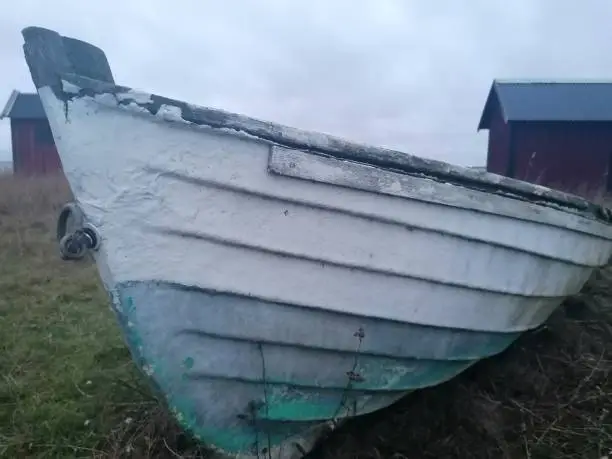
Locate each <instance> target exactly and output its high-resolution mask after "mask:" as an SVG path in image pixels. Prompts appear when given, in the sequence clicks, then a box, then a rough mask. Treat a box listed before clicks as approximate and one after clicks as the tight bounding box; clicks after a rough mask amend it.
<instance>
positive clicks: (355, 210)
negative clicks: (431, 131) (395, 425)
mask: <svg viewBox="0 0 612 459" xmlns="http://www.w3.org/2000/svg"><path fill="white" fill-rule="evenodd" d="M38 91H39V94H40V96H41V99H42V102H43V106H44V108H45V111H46V113H47V115H48V118H49V121H50V124H51V128H52V131H53V134H54V137H55V140H56V144H57V147H58V151H59V154H60V157H61V160H62V165H63V168H64V171H65V174H66V176H67V178H68V180H69V182H70V185H71V188H72V190H73V192H74V195H75V197H76V199H77V202H78V204H79V206H80V207H81V208H82V210H83V212H84V214H85V216H86V218H87V220H88V221H89V222H90V223H92V224H93V225H94V226H95V227H96V228H97V230H98V231H99V233H100V235H101V237H102V244H101V247H100V249H99V251H98V252H97V253H96V261H97V264H98V267H99V270H100V273H101V277H102V279H103V282H104V284H105V286H106V288H107V290H108V291H109V292H111V294H112V295H113V296H114V299H115V300H114V301H115V303H114V306H115V308H116V311H117V313H118V315H119V316H120V319H121V320H122V326H123V329H124V333H125V334H126V336H127V339H128V343H129V344H130V347H131V349H132V351H133V352H134V353H135V356H136V358H137V360H138V359H140V363H141V364H142V365H143V367H144V369H145V371H146V372H147V373H148V374H149V375H150V376H152V377H153V380H154V381H156V383H157V384H158V386H160V387H161V388H162V391H163V392H164V393H165V394H166V395H167V396H168V398H169V400H170V404H171V405H173V406H175V407H177V411H178V412H179V414H180V416H179V418H180V417H181V416H182V417H183V418H185V416H186V415H185V413H186V412H193V413H195V414H194V415H193V419H190V420H187V421H185V419H183V422H184V424H185V425H186V426H188V427H189V428H191V429H192V430H194V431H195V432H196V433H198V432H200V433H202V436H203V437H206V438H205V439H207V440H208V441H213V442H217V443H218V444H221V447H222V448H223V449H225V450H227V451H231V452H232V453H236V452H241V453H245V451H246V448H247V447H246V446H245V445H247V443H249V442H250V441H251V440H249V438H250V437H249V436H248V435H247V433H244V432H246V430H244V429H246V427H244V426H242V425H241V424H240V422H239V421H236V413H241V412H243V411H244V409H245V408H244V406H246V405H247V404H248V403H247V402H248V401H249V400H252V398H253V397H255V396H256V395H254V394H257V393H259V392H261V390H262V387H263V391H264V393H265V391H266V385H267V384H270V385H271V386H273V387H274V388H276V392H274V391H273V393H274V394H275V395H269V394H268V395H265V394H264V395H265V397H264V398H265V399H266V401H265V402H264V403H265V404H266V405H267V408H266V413H264V414H262V416H264V417H265V418H266V419H267V422H270V423H276V424H275V425H276V427H275V428H276V429H277V430H276V431H275V432H276V433H278V432H280V430H282V429H289V430H291V433H292V435H293V434H297V435H299V433H300V432H301V430H300V429H299V428H298V427H295V425H297V424H299V423H304V424H303V425H304V426H308V427H311V424H312V425H317V424H318V423H321V422H323V421H324V420H325V419H327V418H328V417H338V416H340V417H342V416H346V415H355V414H361V413H365V412H369V411H372V410H375V409H379V408H381V407H383V406H386V405H388V404H389V403H392V402H393V401H394V400H396V399H397V398H398V397H400V396H401V395H402V394H403V393H405V392H407V391H410V390H413V389H417V388H419V387H424V386H427V385H432V384H437V383H440V382H442V381H444V380H446V379H448V378H451V377H453V376H454V375H455V374H457V373H459V372H460V371H462V370H463V369H465V368H467V366H469V365H471V364H472V363H473V362H474V361H477V360H478V359H480V358H483V357H486V356H488V355H492V354H495V353H497V352H500V351H501V350H503V349H504V348H505V347H506V346H507V345H508V344H510V342H512V340H513V339H514V338H515V337H516V336H517V335H518V334H519V333H520V332H524V331H526V330H529V329H533V328H535V327H537V326H539V325H541V324H542V323H543V322H544V321H545V320H546V319H547V318H548V317H549V315H550V314H551V313H552V311H553V310H554V309H555V308H556V307H557V306H558V305H559V304H560V303H561V302H562V300H563V299H564V298H565V297H566V296H567V295H571V294H574V293H577V292H578V291H579V290H580V289H581V288H582V286H583V284H584V283H585V282H586V280H587V279H588V277H589V276H590V274H591V273H592V271H593V269H595V268H597V267H599V266H602V265H604V264H605V263H606V262H607V260H608V259H609V258H610V255H611V254H612V227H611V226H610V225H609V224H608V223H607V222H602V221H599V220H597V219H596V218H589V217H588V216H586V215H585V214H584V212H581V211H577V210H575V209H574V210H572V209H571V208H569V207H564V206H562V205H539V204H535V203H533V202H530V201H528V200H525V199H514V198H511V197H509V196H507V195H504V194H503V193H488V192H484V191H478V190H477V189H474V187H471V188H470V187H467V186H462V185H460V184H452V183H449V182H446V181H441V180H434V179H432V178H431V177H428V176H425V175H423V174H406V173H401V172H397V171H396V172H394V171H391V170H387V169H385V168H381V167H374V166H372V165H367V164H363V163H358V162H349V161H343V160H340V159H337V158H333V157H331V156H330V155H327V156H325V155H320V154H314V153H309V152H306V151H300V149H296V148H291V147H287V146H282V145H279V144H278V142H277V143H274V142H270V141H269V140H265V139H263V138H258V137H256V136H253V135H245V134H244V132H236V131H228V130H224V129H219V128H214V127H212V126H197V125H194V124H189V123H186V122H185V120H184V119H183V118H182V117H181V116H180V110H179V112H178V114H177V107H176V106H172V105H166V106H163V105H162V107H161V108H159V110H158V111H157V115H152V114H151V113H149V112H148V111H147V110H146V109H145V108H146V107H147V106H148V105H147V104H151V103H152V102H151V99H150V96H149V95H146V94H141V93H135V92H132V91H124V92H121V91H119V92H117V91H115V92H114V94H112V95H111V94H110V93H109V92H106V93H105V92H104V91H102V92H99V93H98V94H96V95H84V94H83V93H82V92H79V91H80V88H79V87H75V86H74V82H71V83H68V82H64V83H63V88H62V91H64V93H65V94H66V98H65V99H64V100H62V99H61V98H60V97H58V89H57V88H55V89H54V88H51V87H50V86H44V85H43V86H39V88H38ZM76 93H78V95H77V96H75V94H76ZM278 129H281V128H280V127H278ZM296 132H297V134H296ZM291 133H292V135H293V136H294V137H296V138H297V137H299V135H303V136H304V138H305V139H306V140H309V139H307V136H309V135H312V136H317V137H316V139H315V140H316V142H318V143H319V144H321V145H323V144H330V145H331V144H332V143H333V142H334V141H333V139H331V138H329V139H328V138H327V137H325V136H321V135H319V134H307V133H299V132H298V131H295V132H294V131H291ZM309 141H310V140H309ZM313 142H314V141H313ZM151 286H154V287H151ZM164 292H166V293H164ZM211 293H214V294H215V295H218V296H215V295H212V296H211ZM136 303H138V304H136ZM249 314H250V315H252V317H251V318H250V319H247V317H248V316H249ZM237 317H238V319H237ZM243 318H244V319H243ZM281 318H282V319H281ZM329 324H333V327H334V328H333V329H332V330H328V329H327V326H328V325H329ZM343 324H347V326H346V327H343ZM348 324H350V326H348ZM302 325H303V326H304V327H305V329H306V330H307V332H304V333H302V330H301V329H300V327H301V326H302ZM394 327H395V328H394ZM398 327H399V328H398ZM361 332H364V335H365V337H363V336H362V337H361V338H359V337H357V338H356V337H355V336H353V335H355V334H357V335H359V334H360V333H361ZM416 337H418V339H417V338H416ZM412 339H414V340H416V341H414V343H412V344H410V346H408V345H406V346H407V347H404V344H402V342H403V341H406V342H410V340H412ZM262 343H265V344H262ZM362 346H363V347H362ZM356 348H357V350H356ZM211 352H215V353H216V356H217V357H215V356H212V355H210V353H211ZM249 353H251V354H249ZM260 354H261V357H262V360H265V361H267V362H268V366H267V367H266V370H265V373H266V375H267V376H265V377H263V381H262V380H260V379H258V378H261V375H258V371H259V365H260V362H257V363H256V364H255V363H254V360H255V359H257V356H258V355H260ZM247 355H250V357H248V358H247V357H244V356H247ZM241 356H243V357H242V358H241ZM356 356H357V357H360V356H361V357H362V359H363V360H362V362H361V363H360V364H359V365H357V366H358V367H359V368H360V371H361V372H362V375H364V374H365V375H366V377H365V380H364V381H357V380H356V381H351V382H348V384H349V386H350V388H351V390H353V391H354V394H353V397H354V405H353V408H352V409H353V411H352V412H351V411H350V410H347V409H344V408H342V409H339V410H338V412H337V413H332V412H331V411H329V410H330V408H329V407H330V406H333V404H334V403H336V402H335V401H334V400H336V399H340V398H342V399H344V392H346V390H345V389H346V387H344V385H345V384H346V374H347V372H349V373H351V372H353V370H354V369H353V370H351V369H347V368H346V365H347V362H349V361H352V359H354V358H355V357H356ZM368 359H369V360H368ZM142 362H148V363H142ZM181 362H182V363H181ZM184 362H189V364H188V365H187V364H186V365H187V366H186V367H185V366H184V365H183V363H184ZM368 362H369V363H368ZM252 365H255V366H254V367H252V368H251V366H252ZM381 375H382V376H384V378H383V379H377V378H380V377H382V376H381ZM266 378H271V381H275V382H267V380H266ZM385 378H386V379H385ZM358 379H359V378H358ZM186 380H189V381H190V382H185V381H186ZM219 381H225V382H224V383H220V382H219ZM245 381H246V382H245ZM296 387H299V388H301V389H299V390H297V393H298V395H295V394H294V395H293V396H291V397H289V396H288V395H287V393H289V392H290V391H291V390H295V388H296ZM292 388H293V389H292ZM267 397H271V398H267ZM187 399H188V400H189V401H188V402H186V401H185V400H187ZM230 399H231V400H230ZM289 399H291V400H289ZM213 400H217V401H215V402H213ZM219 400H220V402H219ZM288 400H289V401H288ZM304 400H310V402H309V405H308V406H305V405H300V406H301V407H302V408H300V409H303V410H309V409H312V411H311V414H308V415H307V414H304V413H305V412H302V413H301V414H300V412H298V411H295V409H293V411H291V410H290V408H288V407H291V406H293V405H291V404H292V403H294V402H295V403H297V402H299V403H303V402H304ZM241 410H242V411H241ZM290 412H291V413H292V414H288V413H290ZM291 422H293V423H294V425H292V427H290V428H289V427H287V423H289V424H291ZM215 423H216V425H217V426H218V427H219V429H221V428H222V429H224V430H223V432H225V433H227V432H229V433H227V435H234V436H236V437H238V436H240V435H243V434H244V438H245V440H244V442H242V443H240V442H234V443H232V441H230V440H227V438H229V437H227V438H226V436H224V435H226V434H225V433H219V432H220V430H219V429H217V430H215V429H216V428H217V427H215ZM283 423H284V424H283ZM281 424H282V425H283V427H282V428H281V427H279V426H280V425H281ZM205 425H209V426H210V425H213V427H214V428H212V430H211V429H210V428H208V427H202V426H205ZM207 429H208V430H207ZM232 429H234V430H232ZM241 429H242V430H241ZM292 429H293V430H292ZM279 435H280V434H279ZM275 438H276V437H275ZM279 438H280V437H279ZM211 439H212V440H211ZM241 441H242V440H241ZM279 441H280V440H279ZM224 442H225V443H224ZM277 443H278V442H277ZM275 448H277V446H275ZM256 449H257V450H258V451H259V450H260V448H259V447H256ZM275 451H276V450H275ZM259 452H261V451H259ZM283 457H287V456H286V455H285V456H283Z"/></svg>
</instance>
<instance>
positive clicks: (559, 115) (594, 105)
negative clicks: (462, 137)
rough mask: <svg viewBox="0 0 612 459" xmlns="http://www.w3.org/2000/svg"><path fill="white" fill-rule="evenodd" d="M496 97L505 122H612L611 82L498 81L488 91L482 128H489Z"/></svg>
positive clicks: (481, 121)
mask: <svg viewBox="0 0 612 459" xmlns="http://www.w3.org/2000/svg"><path fill="white" fill-rule="evenodd" d="M495 99H497V101H498V102H499V107H500V108H501V112H502V116H503V117H504V120H505V121H506V122H508V121H568V122H569V121H576V122H579V121H600V122H601V121H610V122H612V82H543V81H499V80H496V81H494V82H493V85H492V86H491V90H490V91H489V96H488V97H487V102H486V104H485V107H484V110H483V112H482V116H481V118H480V123H479V125H478V129H479V130H480V129H488V128H489V123H490V118H491V115H492V114H493V112H492V110H493V107H494V102H495Z"/></svg>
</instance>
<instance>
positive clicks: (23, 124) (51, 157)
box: [11, 119, 62, 175]
mask: <svg viewBox="0 0 612 459" xmlns="http://www.w3.org/2000/svg"><path fill="white" fill-rule="evenodd" d="M11 134H12V139H11V140H12V144H13V145H12V147H13V171H14V173H15V174H21V175H47V174H54V173H57V172H59V171H61V169H62V166H61V162H60V159H59V155H58V154H57V149H56V148H55V142H54V141H53V135H52V134H51V129H50V127H49V123H48V122H47V120H45V119H32V120H29V119H12V120H11Z"/></svg>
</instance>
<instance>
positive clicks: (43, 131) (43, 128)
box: [34, 121, 54, 145]
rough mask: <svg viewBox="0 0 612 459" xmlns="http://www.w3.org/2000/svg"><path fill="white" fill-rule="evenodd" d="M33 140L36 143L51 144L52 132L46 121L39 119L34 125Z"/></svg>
mask: <svg viewBox="0 0 612 459" xmlns="http://www.w3.org/2000/svg"><path fill="white" fill-rule="evenodd" d="M34 140H35V142H36V143H37V144H38V145H53V143H54V142H53V134H52V133H51V127H50V126H49V123H48V122H47V121H41V122H38V123H36V125H35V126H34Z"/></svg>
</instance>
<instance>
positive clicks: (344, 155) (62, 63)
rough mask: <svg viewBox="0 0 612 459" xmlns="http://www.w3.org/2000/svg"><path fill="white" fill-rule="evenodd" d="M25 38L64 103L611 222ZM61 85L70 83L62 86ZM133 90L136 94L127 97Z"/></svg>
mask: <svg viewBox="0 0 612 459" xmlns="http://www.w3.org/2000/svg"><path fill="white" fill-rule="evenodd" d="M22 35H23V37H24V40H25V44H24V46H23V47H24V53H25V57H26V61H27V64H28V66H29V68H30V73H31V76H32V80H33V81H34V84H35V86H36V88H37V89H40V88H42V87H45V86H48V87H50V88H51V90H52V91H53V92H54V94H55V95H56V97H58V99H60V100H62V101H63V102H64V103H65V104H67V103H68V102H70V101H72V100H74V99H79V98H84V97H96V96H103V95H111V96H113V97H114V98H115V99H116V102H117V105H118V106H125V108H128V109H134V110H137V111H146V112H148V113H150V114H151V115H153V116H156V115H158V113H159V112H160V109H162V107H173V108H174V109H177V110H176V111H177V113H176V115H177V116H176V121H182V122H184V123H187V124H195V125H204V126H209V127H211V128H213V129H219V130H227V131H234V132H236V133H242V134H246V135H248V136H251V137H255V138H258V139H261V140H263V141H267V142H271V143H273V144H277V145H280V146H283V147H287V148H293V149H299V150H303V151H307V152H309V153H312V154H317V155H324V156H331V157H334V158H337V159H340V160H348V161H355V162H359V163H363V164H367V165H370V166H374V167H378V168H382V169H387V170H390V171H394V172H400V173H403V174H409V175H413V176H417V177H419V176H420V177H425V178H430V179H433V180H436V181H440V182H445V183H449V184H453V185H458V186H462V187H465V188H471V189H475V190H479V191H484V192H488V193H494V194H500V195H503V196H505V197H507V198H509V199H518V200H523V201H529V202H532V203H534V204H536V205H541V206H547V207H553V208H555V209H558V210H559V211H562V212H563V211H565V212H567V211H570V212H572V213H575V212H576V211H578V214H579V215H580V216H582V217H584V218H588V219H591V220H596V221H600V222H603V223H606V224H612V209H610V208H608V207H606V206H604V205H601V204H597V203H594V202H592V201H590V200H587V199H585V198H582V197H579V196H576V195H573V194H570V193H566V192H563V191H559V190H554V189H551V188H547V187H544V186H541V185H535V184H531V183H528V182H524V181H520V180H516V179H512V178H508V177H504V176H501V175H497V174H492V173H489V172H486V171H476V170H473V169H469V168H466V167H462V166H458V165H453V164H449V163H446V162H443V161H438V160H433V159H427V158H422V157H419V156H415V155H412V154H409V153H405V152H401V151H398V150H392V149H387V148H382V147H375V146H371V145H367V144H365V143H356V142H351V141H348V140H345V139H342V138H339V137H335V136H333V135H330V134H325V133H322V132H315V131H307V130H302V129H298V128H293V127H289V126H284V125H282V124H279V123H273V122H268V121H262V120H258V119H255V118H251V117H247V116H244V115H240V114H236V113H231V112H227V111H225V110H222V109H216V108H210V107H203V106H197V105H194V104H190V103H187V102H183V101H179V100H176V99H171V98H167V97H163V96H158V95H155V94H151V93H146V92H142V91H138V90H135V89H133V88H130V87H127V86H120V85H117V84H115V82H114V78H113V76H112V73H111V69H110V65H109V63H108V60H107V57H106V54H105V53H104V51H103V50H101V49H100V48H97V47H96V46H94V45H92V44H90V43H87V42H83V41H80V40H77V39H74V38H70V37H64V36H61V35H60V34H59V33H57V32H55V31H53V30H50V29H46V28H42V27H33V26H32V27H26V28H24V29H23V30H22ZM82 64H86V65H82ZM75 69H76V70H81V72H79V71H75ZM88 73H89V74H88ZM64 82H68V83H70V84H71V85H75V87H74V88H70V89H71V90H67V88H65V86H64ZM130 94H131V95H132V96H133V97H129V95H130ZM118 95H121V96H122V97H118Z"/></svg>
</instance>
